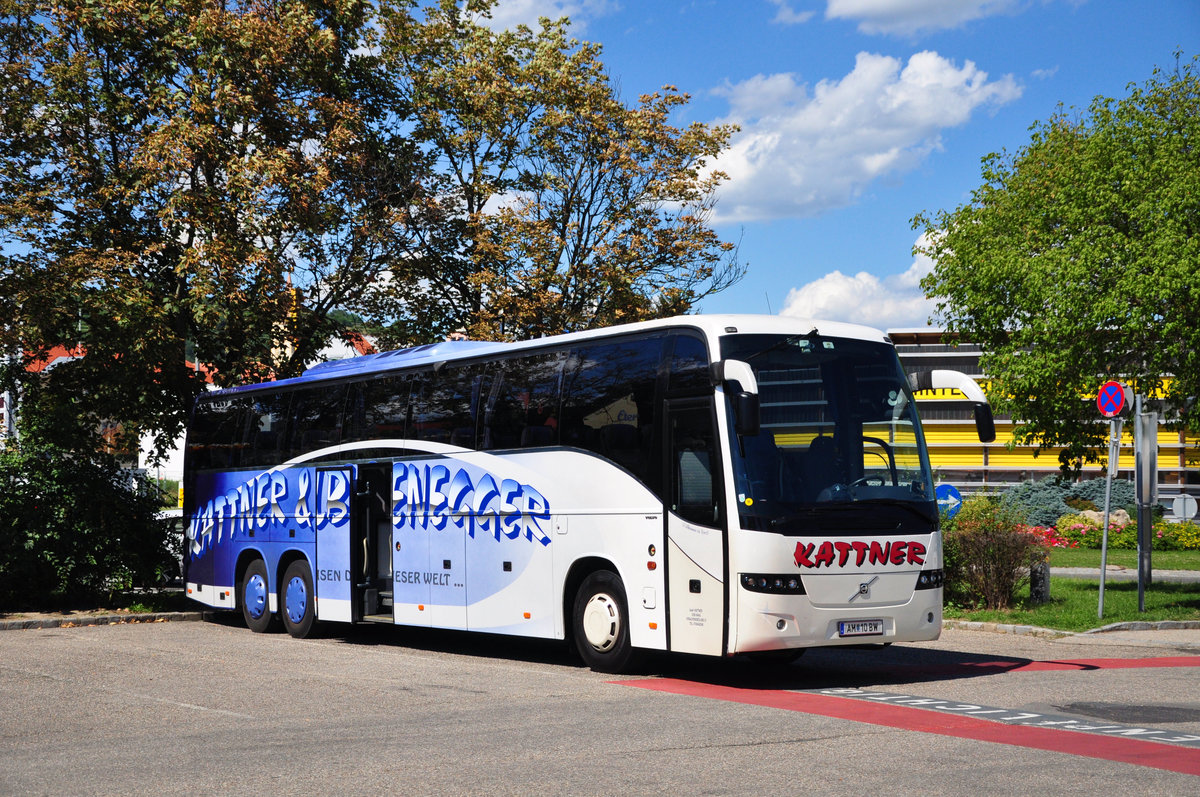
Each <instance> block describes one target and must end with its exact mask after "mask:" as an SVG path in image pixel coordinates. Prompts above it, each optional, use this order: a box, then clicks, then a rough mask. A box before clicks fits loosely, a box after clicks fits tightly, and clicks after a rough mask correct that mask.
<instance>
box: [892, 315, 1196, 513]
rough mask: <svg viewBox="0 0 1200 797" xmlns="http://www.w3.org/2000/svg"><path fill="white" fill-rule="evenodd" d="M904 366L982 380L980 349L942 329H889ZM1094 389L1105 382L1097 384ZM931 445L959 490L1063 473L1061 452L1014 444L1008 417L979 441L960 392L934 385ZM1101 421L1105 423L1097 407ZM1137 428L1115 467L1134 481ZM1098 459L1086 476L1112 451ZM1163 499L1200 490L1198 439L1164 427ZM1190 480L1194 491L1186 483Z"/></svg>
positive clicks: (924, 413) (934, 458) (1100, 469)
mask: <svg viewBox="0 0 1200 797" xmlns="http://www.w3.org/2000/svg"><path fill="white" fill-rule="evenodd" d="M888 336H889V337H890V338H891V339H892V342H893V343H895V344H896V351H897V352H898V353H899V355H900V362H901V363H903V365H904V369H905V371H907V372H908V373H914V372H917V371H924V370H931V369H934V368H944V369H948V370H954V371H961V372H963V373H965V374H968V375H970V376H972V377H974V378H975V379H980V380H982V379H983V378H984V374H983V373H982V372H981V371H980V368H979V355H980V349H979V347H978V346H976V345H974V344H969V343H960V344H958V345H956V346H952V345H949V344H947V343H944V342H943V333H942V332H941V331H940V330H931V329H889V330H888ZM1096 387H1097V389H1099V387H1100V384H1099V382H1097V385H1096ZM916 398H917V406H918V408H919V411H920V414H921V423H922V425H923V426H924V427H925V437H926V441H927V442H928V444H929V459H930V462H931V464H932V465H933V468H934V472H935V476H936V478H937V480H938V481H939V482H950V483H952V484H954V485H956V486H958V487H959V488H960V489H961V488H965V489H966V490H972V491H973V490H977V489H985V488H997V487H1002V486H1004V485H1005V484H1009V483H1013V482H1022V481H1029V480H1037V479H1041V478H1043V477H1045V476H1050V475H1053V474H1057V473H1058V472H1059V462H1058V453H1059V449H1056V448H1051V449H1047V450H1045V451H1041V452H1038V450H1037V448H1035V447H1033V446H1013V447H1011V448H1010V446H1009V444H1010V442H1011V441H1012V430H1013V426H1014V423H1013V421H1012V419H1011V418H1009V417H1007V416H1000V415H998V416H996V440H995V442H992V443H980V442H979V438H978V437H977V436H976V434H975V424H974V421H973V418H972V415H971V409H970V407H969V405H967V404H966V403H965V401H964V400H963V397H962V396H961V395H959V394H958V393H957V392H956V391H951V390H931V391H926V392H923V393H918V394H917V395H916ZM1096 420H1097V422H1102V419H1101V418H1100V413H1099V410H1097V412H1096ZM1131 431H1132V425H1131V424H1129V423H1126V424H1125V431H1124V434H1123V439H1122V443H1121V457H1120V461H1119V464H1118V467H1119V468H1120V472H1119V476H1120V478H1125V479H1129V480H1132V479H1133V459H1134V453H1133V438H1132V435H1131ZM1099 453H1100V461H1099V463H1097V464H1092V465H1085V466H1084V469H1083V478H1084V479H1092V478H1099V477H1101V476H1103V475H1104V469H1105V467H1106V466H1107V459H1108V452H1107V451H1106V450H1105V451H1101V452H1099ZM1158 483H1159V500H1160V502H1161V503H1166V504H1168V505H1169V504H1170V501H1171V500H1172V499H1173V498H1174V497H1175V496H1176V495H1178V494H1180V493H1181V492H1184V491H1186V492H1190V493H1191V494H1192V495H1198V494H1200V438H1197V437H1196V436H1195V435H1185V434H1183V433H1181V432H1175V431H1170V430H1168V429H1165V428H1160V429H1159V433H1158ZM1189 485H1190V488H1189V487H1188V486H1189Z"/></svg>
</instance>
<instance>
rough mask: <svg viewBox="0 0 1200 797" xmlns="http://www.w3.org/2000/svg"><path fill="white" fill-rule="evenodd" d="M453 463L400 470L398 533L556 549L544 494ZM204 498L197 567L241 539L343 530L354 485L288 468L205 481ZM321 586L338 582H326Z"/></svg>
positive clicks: (195, 532) (194, 553) (193, 540)
mask: <svg viewBox="0 0 1200 797" xmlns="http://www.w3.org/2000/svg"><path fill="white" fill-rule="evenodd" d="M448 462H449V464H446V463H443V462H436V463H429V462H420V463H417V462H409V463H396V466H395V469H394V473H395V481H394V484H393V485H392V487H393V489H392V501H393V518H392V522H393V526H394V527H395V528H396V529H402V528H405V527H408V528H410V529H412V530H414V531H445V530H447V529H454V530H455V531H459V532H465V533H466V536H467V537H470V538H475V537H476V536H480V537H489V536H490V537H492V538H493V539H495V540H496V541H497V542H502V541H507V540H517V539H521V538H524V539H525V540H526V541H527V542H530V543H537V544H539V545H542V546H548V545H549V544H550V541H551V537H550V534H549V521H550V503H549V501H547V500H546V498H545V497H544V496H543V495H542V493H541V492H540V491H538V490H537V489H536V488H535V487H533V486H532V485H529V484H524V483H521V482H519V481H517V480H516V479H505V478H497V477H496V476H494V475H493V474H491V473H489V472H487V471H485V470H482V469H480V468H477V467H474V466H465V465H458V464H457V463H454V462H453V460H450V461H448ZM197 490H198V492H199V494H200V495H207V496H208V499H207V500H206V501H205V502H204V503H203V504H202V505H200V506H198V507H197V508H196V511H195V514H194V515H193V516H192V518H191V519H190V522H189V523H188V526H187V531H186V534H187V542H186V544H187V550H188V554H189V556H190V557H191V559H192V560H193V561H196V560H200V559H203V558H204V557H205V554H206V553H207V552H208V551H210V550H212V549H214V548H216V547H218V546H222V547H223V544H224V543H226V542H232V541H233V540H235V539H244V538H246V537H250V536H256V537H257V536H261V533H262V532H269V531H282V530H286V529H288V528H292V529H303V530H308V531H323V530H326V529H329V528H341V527H342V526H343V525H344V524H346V523H348V522H349V519H350V501H351V492H352V484H351V482H350V478H349V477H348V475H347V473H346V472H345V471H341V470H314V469H312V468H284V469H281V470H272V471H264V472H261V473H257V474H255V475H253V476H251V477H250V478H246V474H245V473H239V472H234V473H213V474H204V475H202V476H201V478H200V483H199V484H198V485H197ZM333 572H336V571H333ZM331 575H332V573H331ZM317 580H319V581H322V580H331V579H325V578H323V577H322V576H321V575H318V576H317Z"/></svg>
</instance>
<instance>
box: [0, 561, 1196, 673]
mask: <svg viewBox="0 0 1200 797" xmlns="http://www.w3.org/2000/svg"><path fill="white" fill-rule="evenodd" d="M1050 575H1051V576H1052V577H1058V578H1078V579H1091V580H1095V581H1098V580H1099V579H1100V571H1099V570H1098V569H1091V568H1083V567H1055V568H1051V570H1050ZM1136 580H1137V571H1136V570H1134V569H1131V568H1124V567H1120V566H1117V565H1110V566H1109V567H1108V575H1107V577H1106V582H1116V581H1136ZM1152 580H1153V582H1158V583H1162V584H1192V583H1194V584H1200V571H1197V570H1155V571H1154V572H1153V578H1152ZM204 616H205V613H204V612H203V611H195V612H160V613H151V614H130V613H120V614H82V613H75V614H61V615H55V614H44V613H39V614H30V615H21V616H17V617H11V618H8V619H0V631H8V630H21V629H30V628H61V627H78V626H86V625H115V624H127V623H163V622H186V621H193V622H194V621H199V620H202V619H204ZM944 625H945V627H946V628H959V629H963V630H969V631H986V632H992V633H998V634H1014V635H1018V636H1044V637H1053V638H1061V637H1072V638H1073V640H1072V641H1074V642H1077V643H1079V644H1086V645H1096V646H1104V645H1116V646H1123V647H1131V646H1132V647H1146V648H1167V649H1172V650H1176V651H1185V652H1190V651H1195V652H1196V653H1198V654H1200V620H1182V621H1181V620H1162V621H1156V622H1139V621H1134V622H1123V623H1109V624H1106V625H1100V626H1098V627H1097V628H1094V629H1092V630H1090V631H1086V632H1082V633H1076V632H1070V631H1059V630H1056V629H1049V628H1038V627H1036V626H1029V625H1019V624H1010V623H983V622H975V621H970V620H949V619H948V620H945V621H944Z"/></svg>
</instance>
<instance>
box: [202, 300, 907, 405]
mask: <svg viewBox="0 0 1200 797" xmlns="http://www.w3.org/2000/svg"><path fill="white" fill-rule="evenodd" d="M680 328H691V329H696V330H698V331H700V332H702V333H704V334H705V335H706V336H707V337H709V339H710V341H712V342H715V340H716V338H717V337H719V336H721V335H726V334H734V333H740V334H781V335H805V334H808V333H810V332H817V333H819V334H821V335H824V336H827V337H833V338H853V339H858V340H871V341H878V342H880V343H886V342H888V338H887V336H886V335H884V333H883V332H881V331H880V330H878V329H874V328H872V327H866V326H860V325H858V324H847V323H844V322H840V321H818V320H815V319H810V318H795V317H790V316H777V315H748V314H747V315H732V314H730V315H682V316H675V317H673V318H663V319H656V320H653V321H641V322H638V323H633V324H622V325H620V326H613V327H604V328H602V329H590V330H585V331H583V332H571V333H567V334H563V335H551V336H549V337H544V338H534V339H531V340H523V341H516V342H497V341H477V340H448V341H441V342H439V343H425V344H422V345H420V346H411V347H409V348H405V349H396V350H394V351H385V352H380V353H378V354H364V355H361V356H359V357H348V358H346V359H343V360H332V361H330V362H324V363H318V364H316V365H314V366H312V367H311V368H309V369H308V370H306V371H305V372H304V374H303V375H301V376H298V377H293V378H291V379H282V380H279V381H276V382H267V383H259V384H253V385H242V386H239V387H233V388H227V389H226V390H221V391H215V392H217V393H228V392H231V391H236V392H241V391H243V390H252V389H257V388H263V387H267V386H268V385H269V386H272V387H288V386H291V385H296V384H304V383H308V382H315V381H324V380H327V379H338V378H343V377H352V376H365V375H367V374H373V373H383V372H387V371H393V370H398V369H402V368H414V367H419V366H423V365H433V364H435V363H439V362H447V361H451V360H463V359H470V358H475V357H480V356H484V357H489V356H497V355H501V354H507V353H510V352H513V353H515V352H518V351H523V350H526V349H539V348H542V347H547V346H558V345H564V344H571V343H576V342H583V341H587V340H591V339H595V338H606V337H612V336H617V335H623V334H630V333H637V332H651V331H655V330H660V329H664V330H665V329H680Z"/></svg>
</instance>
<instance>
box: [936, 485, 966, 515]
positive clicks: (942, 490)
mask: <svg viewBox="0 0 1200 797" xmlns="http://www.w3.org/2000/svg"><path fill="white" fill-rule="evenodd" d="M934 495H936V496H937V505H938V509H940V510H941V511H942V512H945V513H946V517H954V516H955V515H957V514H958V510H960V509H962V494H961V493H959V492H958V488H957V487H955V486H954V485H953V484H939V485H938V486H937V489H936V490H935V491H934Z"/></svg>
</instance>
